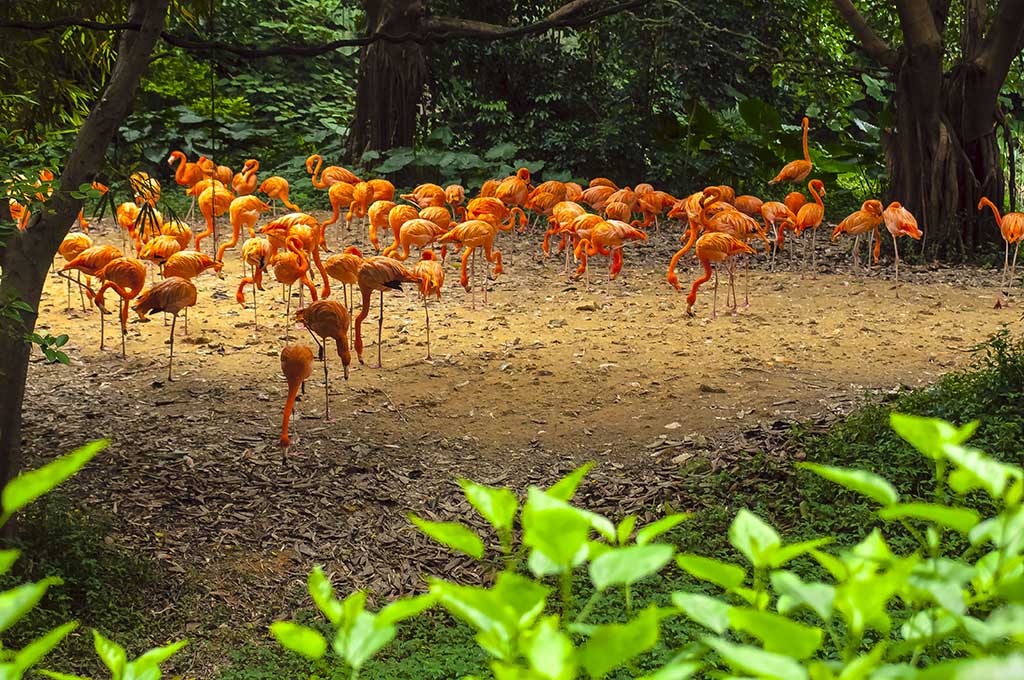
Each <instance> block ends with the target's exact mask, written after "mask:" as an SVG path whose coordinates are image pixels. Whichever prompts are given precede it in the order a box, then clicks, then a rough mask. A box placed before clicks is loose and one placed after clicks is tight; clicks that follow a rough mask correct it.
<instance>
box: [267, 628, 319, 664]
mask: <svg viewBox="0 0 1024 680" xmlns="http://www.w3.org/2000/svg"><path fill="white" fill-rule="evenodd" d="M270 632H271V633H272V634H273V636H274V637H275V638H276V639H277V641H278V642H279V643H281V646H282V647H284V648H285V649H287V650H290V651H293V652H296V653H298V654H301V655H302V656H304V657H306V658H307V659H322V658H323V656H324V654H326V653H327V640H325V639H324V636H323V635H321V634H320V632H319V631H316V630H313V629H312V628H307V627H306V626H301V625H299V624H297V623H292V622H291V621H275V622H274V623H272V624H270Z"/></svg>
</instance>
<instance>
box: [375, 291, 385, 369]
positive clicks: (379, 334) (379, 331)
mask: <svg viewBox="0 0 1024 680" xmlns="http://www.w3.org/2000/svg"><path fill="white" fill-rule="evenodd" d="M383 338H384V291H381V292H380V318H378V319H377V368H381V367H383V366H384V362H382V361H381V346H380V345H381V342H383Z"/></svg>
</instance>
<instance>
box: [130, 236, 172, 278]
mask: <svg viewBox="0 0 1024 680" xmlns="http://www.w3.org/2000/svg"><path fill="white" fill-rule="evenodd" d="M181 250H182V247H181V241H179V240H178V237H176V236H171V235H169V234H161V235H160V236H157V237H156V238H154V239H152V240H150V241H149V242H148V243H146V245H144V246H142V249H141V250H140V251H139V259H142V260H147V261H149V262H152V263H153V264H155V265H156V266H157V267H159V268H160V271H161V272H162V271H163V269H164V263H165V262H167V260H168V258H170V257H171V255H174V254H175V253H177V252H179V251H181Z"/></svg>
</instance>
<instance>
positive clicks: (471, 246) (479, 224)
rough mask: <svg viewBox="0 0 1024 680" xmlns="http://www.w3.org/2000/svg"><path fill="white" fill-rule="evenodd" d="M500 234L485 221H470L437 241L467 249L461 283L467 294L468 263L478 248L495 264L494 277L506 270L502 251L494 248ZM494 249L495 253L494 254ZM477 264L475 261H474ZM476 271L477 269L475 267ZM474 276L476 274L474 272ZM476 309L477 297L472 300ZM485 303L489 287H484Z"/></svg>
mask: <svg viewBox="0 0 1024 680" xmlns="http://www.w3.org/2000/svg"><path fill="white" fill-rule="evenodd" d="M497 233H498V227H495V226H494V225H493V224H491V223H490V222H486V221H484V220H469V221H468V222H463V223H462V224H460V225H458V226H457V227H455V228H454V229H452V230H450V231H449V232H448V233H446V234H443V235H442V236H441V237H440V238H438V239H437V242H438V243H441V244H445V243H461V244H462V246H464V247H465V251H463V253H462V277H461V278H460V279H459V282H460V283H461V284H462V287H463V288H465V289H466V292H467V293H468V292H470V291H471V290H473V288H471V287H470V284H469V277H468V276H467V275H466V263H467V262H469V258H470V256H471V255H472V254H473V253H474V252H475V251H476V249H477V248H483V251H484V257H485V258H486V259H487V261H488V262H493V263H494V276H495V277H497V276H498V275H499V274H501V273H502V272H503V271H504V269H503V268H502V266H501V251H500V250H498V249H496V248H494V237H495V236H496V235H497ZM492 249H493V252H492ZM474 263H475V261H474ZM474 269H475V267H474ZM473 273H474V275H475V274H476V272H475V271H474V272H473ZM472 303H473V307H474V309H475V308H476V296H475V295H474V296H473V298H472ZM484 303H485V304H486V303H487V287H486V286H484Z"/></svg>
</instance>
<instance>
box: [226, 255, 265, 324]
mask: <svg viewBox="0 0 1024 680" xmlns="http://www.w3.org/2000/svg"><path fill="white" fill-rule="evenodd" d="M270 256H271V248H270V241H268V240H267V239H265V238H260V237H258V236H257V237H253V238H250V239H247V240H246V241H245V243H243V244H242V269H243V273H244V269H245V265H249V267H250V268H251V269H252V275H250V276H245V277H243V278H242V280H241V282H239V284H238V290H237V291H235V300H236V301H237V302H238V304H240V305H242V306H243V307H245V287H246V286H247V285H250V284H251V285H252V325H253V330H259V327H260V323H259V318H258V317H257V316H256V290H257V289H259V290H263V272H264V271H265V270H266V268H267V264H268V263H269V261H270Z"/></svg>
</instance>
